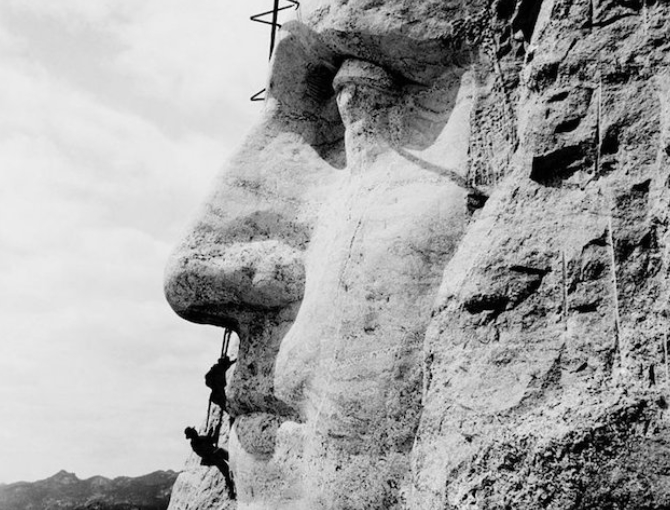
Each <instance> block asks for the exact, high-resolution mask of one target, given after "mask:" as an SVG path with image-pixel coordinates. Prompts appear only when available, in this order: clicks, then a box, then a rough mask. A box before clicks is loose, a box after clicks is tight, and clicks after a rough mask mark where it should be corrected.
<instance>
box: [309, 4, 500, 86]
mask: <svg viewBox="0 0 670 510" xmlns="http://www.w3.org/2000/svg"><path fill="white" fill-rule="evenodd" d="M486 3H487V2H486V0H471V1H467V2H466V1H463V0H305V1H302V2H301V7H300V8H301V15H302V20H303V22H304V23H305V24H306V25H307V26H308V27H309V28H310V29H311V30H313V31H314V32H315V33H316V34H318V36H319V39H320V40H321V41H322V42H323V44H325V45H326V46H327V47H328V48H329V49H330V50H331V51H332V52H333V53H335V54H337V55H340V56H343V57H354V58H358V59H361V60H368V61H371V62H375V63H376V64H379V65H381V66H383V67H385V68H387V69H389V70H391V71H394V72H397V73H398V74H401V75H403V76H405V77H406V78H409V79H413V80H416V81H420V82H423V81H429V80H431V79H434V78H435V77H436V76H439V75H440V74H441V73H442V72H443V71H444V68H445V67H449V66H452V65H462V64H465V63H466V62H467V59H468V57H469V47H468V44H467V41H468V40H469V39H470V38H471V37H472V35H473V33H475V34H476V33H477V32H478V31H480V30H482V29H483V28H484V24H485V21H486Z"/></svg>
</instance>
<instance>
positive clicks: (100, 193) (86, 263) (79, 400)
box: [0, 0, 286, 483]
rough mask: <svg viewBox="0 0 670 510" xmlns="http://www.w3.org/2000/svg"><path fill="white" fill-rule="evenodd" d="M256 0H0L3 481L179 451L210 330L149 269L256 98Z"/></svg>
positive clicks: (156, 268) (180, 457)
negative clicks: (178, 309)
mask: <svg viewBox="0 0 670 510" xmlns="http://www.w3.org/2000/svg"><path fill="white" fill-rule="evenodd" d="M271 6H272V1H271V0H241V1H238V2H233V1H231V0H59V1H54V0H1V1H0V112H1V113H0V483H11V482H15V481H19V480H25V481H32V480H37V479H43V478H46V477H48V476H51V475H53V474H54V473H56V472H57V471H59V470H61V469H65V470H67V471H71V472H74V473H76V474H77V476H79V477H80V478H88V477H90V476H93V475H103V476H108V477H113V476H121V475H123V476H138V475H142V474H146V473H149V472H151V471H154V470H158V469H173V470H176V471H178V470H180V469H182V467H183V464H184V461H185V459H186V457H187V455H188V452H189V446H188V443H187V442H186V441H185V440H184V436H183V430H184V427H185V426H187V425H199V424H200V423H202V421H203V420H204V418H205V415H206V411H207V399H208V389H207V388H206V387H205V386H204V383H203V376H204V374H205V372H206V371H207V370H208V369H209V367H210V366H211V365H212V364H213V363H214V362H215V361H216V358H217V357H218V354H219V349H220V343H221V333H220V330H217V329H215V328H213V327H208V326H199V325H194V324H189V323H187V322H184V321H182V320H181V319H179V318H178V317H177V316H176V315H175V314H174V313H173V312H172V311H171V309H170V307H169V305H168V304H167V302H166V301H165V298H164V297H163V288H162V280H163V270H164V266H165V262H166V259H167V257H168V254H169V253H170V250H171V248H172V247H173V246H174V245H175V244H176V243H177V242H178V240H179V239H180V236H181V235H182V234H183V232H184V231H185V229H186V228H187V226H188V223H189V219H190V218H191V217H192V215H193V214H194V213H195V211H196V209H197V206H198V204H199V203H200V201H201V200H202V199H203V198H204V196H205V195H206V194H207V191H208V189H209V187H210V185H211V182H212V180H213V178H214V176H215V174H216V173H217V171H219V170H220V168H221V167H222V165H223V163H224V162H225V160H226V158H227V157H229V156H230V155H231V153H232V151H233V150H234V148H235V147H236V146H237V145H239V143H240V142H241V140H242V138H243V136H244V134H245V132H246V131H248V130H249V129H250V127H251V125H252V122H253V119H254V118H256V117H257V116H258V115H259V114H260V111H261V109H262V105H261V103H251V102H250V101H249V100H248V98H249V97H250V96H251V95H252V94H253V93H255V92H257V91H258V90H259V89H261V88H262V87H263V85H264V83H265V80H266V73H267V51H268V41H269V32H268V27H267V26H265V25H261V24H257V23H252V22H251V21H249V16H250V15H252V14H254V13H257V12H261V11H264V10H267V9H269V8H271ZM285 19H286V17H285Z"/></svg>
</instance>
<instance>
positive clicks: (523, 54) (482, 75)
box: [166, 0, 670, 510]
mask: <svg viewBox="0 0 670 510" xmlns="http://www.w3.org/2000/svg"><path fill="white" fill-rule="evenodd" d="M669 33H670V3H668V2H667V1H660V0H640V1H618V0H542V1H540V0H535V1H532V0H495V1H488V2H485V1H483V0H482V1H473V2H461V1H444V0H420V1H417V0H414V1H411V2H410V1H407V0H393V1H386V2H379V1H376V0H312V1H306V2H304V3H302V5H301V16H300V21H295V22H291V23H287V24H285V25H284V36H283V39H282V40H281V41H280V43H279V44H278V46H277V49H276V54H275V57H274V59H273V66H272V74H271V78H270V82H269V87H268V95H269V99H268V102H267V105H266V110H265V113H264V116H263V119H262V121H261V122H260V124H259V126H258V128H257V129H256V130H255V131H254V132H253V133H252V134H251V135H250V137H249V138H248V141H247V143H246V144H245V146H244V147H243V148H242V149H241V150H240V152H239V153H238V155H237V156H236V157H235V158H234V159H233V160H232V161H231V162H230V164H229V165H228V166H227V168H226V170H225V171H224V172H223V173H222V176H221V179H220V181H219V183H218V184H217V187H216V189H214V191H213V193H212V196H211V197H210V199H209V201H208V202H207V204H206V206H205V208H204V209H203V212H202V214H201V215H200V216H199V218H198V219H197V221H196V223H195V224H194V226H193V228H192V230H191V232H190V234H189V235H188V236H187V238H186V239H185V241H184V243H183V244H182V246H180V247H179V248H178V249H177V250H176V252H175V255H174V257H173V258H172V260H171V262H170V264H169V267H168V271H167V278H166V295H167V297H168V300H169V301H170V304H171V305H172V307H173V308H174V309H175V311H176V312H177V313H179V314H180V315H181V316H183V317H184V318H186V319H188V320H192V321H194V322H203V323H210V324H215V325H220V326H226V327H230V328H233V329H235V330H236V331H237V332H238V333H239V336H240V347H239V361H238V366H237V368H236V373H235V375H234V377H233V378H232V382H231V383H230V385H229V388H228V394H229V403H228V407H229V408H228V409H227V411H228V413H229V414H230V415H231V416H233V417H235V425H234V427H233V429H232V430H231V431H230V436H229V437H228V435H227V434H228V432H225V434H226V435H225V437H223V439H222V441H223V442H224V443H225V444H227V445H228V446H229V448H230V452H231V465H232V467H233V472H234V474H235V479H236V484H237V489H238V499H237V500H236V501H226V497H225V496H224V493H225V490H224V489H222V488H221V479H220V478H218V477H217V474H216V473H215V472H213V471H212V470H211V469H210V470H208V469H207V468H196V467H195V466H192V468H191V469H187V470H186V473H185V474H183V475H182V477H181V478H180V481H179V482H178V484H177V486H176V489H175V496H176V498H175V497H173V501H178V500H179V501H182V502H183V503H179V504H177V503H175V504H174V506H173V507H171V508H172V509H173V510H177V509H179V510H182V509H187V508H188V509H194V510H195V509H205V508H228V507H229V508H234V507H236V508H239V509H249V510H251V509H261V508H262V509H266V508H267V509H284V508H292V509H298V508H304V509H310V510H316V509H359V508H360V509H401V508H402V509H413V510H419V509H439V510H447V509H459V510H460V509H514V510H526V509H527V510H531V509H538V508H548V509H554V510H567V509H571V510H572V509H593V508H599V509H607V508H612V509H614V508H619V509H638V510H639V509H660V508H670V474H669V473H670V469H669V467H670V465H669V463H670V460H668V459H670V456H669V454H670V441H669V440H668V437H669V436H668V432H670V430H669V425H670V422H669V421H668V410H667V408H668V399H669V398H670V379H668V355H667V350H668V330H669V326H670V324H669V321H668V304H669V301H668V300H669V297H670V286H669V283H670V282H669V280H668V277H669V275H670V271H669V269H670V268H669V265H668V264H669V259H668V246H669V244H668V242H669V241H668V235H669V233H668V226H669V219H670V218H668V214H669V212H668V211H669V210H668V205H669V200H670V189H669V188H670V164H669V163H670V39H669V38H668V34H669ZM191 462H194V461H191ZM188 501H190V502H191V503H188V504H187V502H188ZM224 501H225V502H224ZM189 505H190V506H189Z"/></svg>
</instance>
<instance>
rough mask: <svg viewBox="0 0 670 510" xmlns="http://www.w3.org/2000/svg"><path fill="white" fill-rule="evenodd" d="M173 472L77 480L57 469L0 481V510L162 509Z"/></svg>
mask: <svg viewBox="0 0 670 510" xmlns="http://www.w3.org/2000/svg"><path fill="white" fill-rule="evenodd" d="M177 474H178V473H175V472H174V471H171V470H169V471H155V472H153V473H150V474H148V475H144V476H138V477H135V478H131V477H127V476H120V477H117V478H114V479H109V478H105V477H104V476H93V477H91V478H87V479H85V480H80V479H79V478H77V475H75V474H74V473H69V472H67V471H64V470H61V471H59V472H58V473H56V474H55V475H53V476H51V477H49V478H46V479H45V480H38V481H36V482H17V483H10V484H0V510H165V509H166V508H167V507H168V503H169V502H170V493H171V492H172V485H173V484H174V482H175V480H176V478H177Z"/></svg>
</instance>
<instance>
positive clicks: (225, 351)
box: [205, 328, 233, 446]
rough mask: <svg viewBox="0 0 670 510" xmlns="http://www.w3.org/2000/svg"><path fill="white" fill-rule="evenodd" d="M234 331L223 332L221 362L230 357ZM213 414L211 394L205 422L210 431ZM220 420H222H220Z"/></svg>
mask: <svg viewBox="0 0 670 510" xmlns="http://www.w3.org/2000/svg"><path fill="white" fill-rule="evenodd" d="M232 333H233V332H232V330H230V329H228V328H224V330H223V341H222V343H221V356H220V358H219V359H220V360H221V359H223V358H224V357H225V356H227V355H228V347H229V346H230V337H231V335H232ZM211 412H212V393H210V394H209V400H208V402H207V420H206V421H205V424H206V425H205V428H206V429H207V430H209V421H210V420H209V419H210V414H211ZM221 412H222V416H223V409H222V410H221ZM219 419H220V418H219ZM216 445H217V446H218V445H219V437H218V435H217V438H216Z"/></svg>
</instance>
